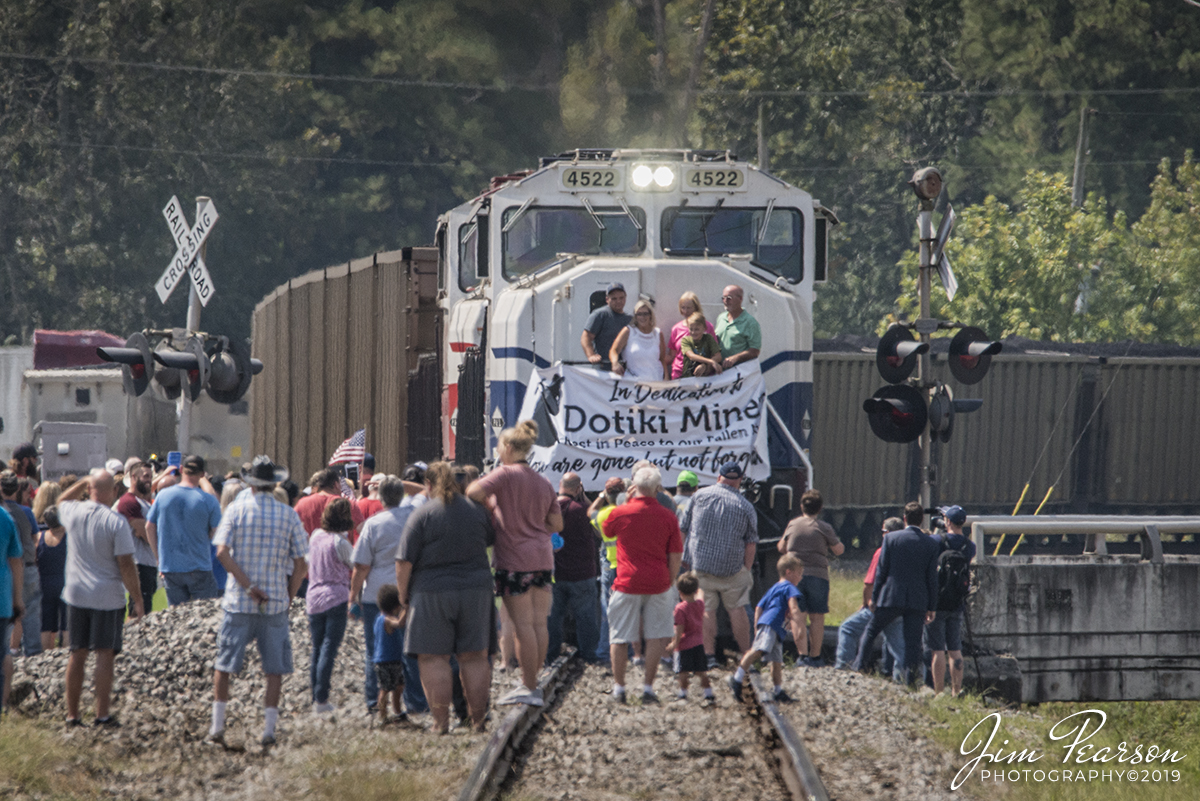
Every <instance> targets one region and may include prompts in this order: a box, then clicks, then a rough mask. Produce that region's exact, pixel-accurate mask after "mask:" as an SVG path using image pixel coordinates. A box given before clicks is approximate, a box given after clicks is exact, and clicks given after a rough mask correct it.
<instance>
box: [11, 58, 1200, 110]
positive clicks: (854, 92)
mask: <svg viewBox="0 0 1200 801" xmlns="http://www.w3.org/2000/svg"><path fill="white" fill-rule="evenodd" d="M0 58H9V59H18V60H24V61H39V62H43V63H77V64H85V65H97V66H110V67H124V68H127V69H144V70H159V71H166V72H186V73H193V74H201V75H225V76H233V77H247V78H271V79H291V80H303V81H324V82H331V83H337V82H341V83H354V84H368V85H370V84H375V85H381V86H394V87H398V88H424V89H452V90H464V91H472V92H512V91H520V92H538V93H551V92H557V91H558V90H559V84H557V83H507V82H504V81H499V82H497V83H490V84H486V83H471V82H467V81H431V80H416V79H407V78H385V77H378V76H360V75H327V74H321V73H313V72H285V71H278V70H255V69H242V68H234V67H202V66H192V65H187V64H166V63H163V62H160V61H125V60H120V59H105V58H90V57H86V56H78V57H77V56H43V55H36V54H32V53H15V52H12V51H0ZM622 89H623V91H624V92H626V93H627V94H630V95H663V94H679V93H682V92H684V91H685V89H684V88H683V87H679V88H667V89H654V88H650V87H622ZM1196 93H1200V86H1191V87H1160V88H1142V89H1073V88H1064V89H961V90H960V89H944V90H918V91H913V90H909V89H905V88H903V87H895V86H878V87H872V88H867V89H837V90H823V89H733V88H730V89H724V88H707V89H697V90H696V91H695V94H697V95H707V96H723V97H748V98H760V97H762V98H769V97H871V96H874V95H890V94H903V95H913V96H916V97H963V98H966V97H1072V96H1077V95H1088V96H1114V97H1115V96H1124V95H1163V94H1196Z"/></svg>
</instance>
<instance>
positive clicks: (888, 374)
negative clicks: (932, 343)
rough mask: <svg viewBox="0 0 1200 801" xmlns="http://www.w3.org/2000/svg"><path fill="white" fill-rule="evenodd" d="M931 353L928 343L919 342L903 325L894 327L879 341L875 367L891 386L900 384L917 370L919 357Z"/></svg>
mask: <svg viewBox="0 0 1200 801" xmlns="http://www.w3.org/2000/svg"><path fill="white" fill-rule="evenodd" d="M928 352H929V343H928V342H917V340H916V337H914V336H913V335H912V332H911V331H909V330H908V329H907V328H905V327H904V326H902V325H893V326H892V327H891V328H889V329H888V330H887V333H886V334H884V335H883V336H882V337H880V339H879V347H878V348H877V349H876V350H875V366H876V367H878V368H879V374H880V375H882V376H883V380H884V381H887V382H888V383H889V384H899V383H900V382H902V381H904V380H905V379H906V378H908V377H909V376H910V375H912V372H913V370H915V369H917V357H918V356H920V355H921V354H922V353H928Z"/></svg>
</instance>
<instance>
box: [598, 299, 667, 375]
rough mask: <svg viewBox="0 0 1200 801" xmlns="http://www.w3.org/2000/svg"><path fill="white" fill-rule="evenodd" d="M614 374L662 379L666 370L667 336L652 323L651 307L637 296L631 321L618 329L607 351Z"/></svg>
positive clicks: (652, 309) (652, 313)
mask: <svg viewBox="0 0 1200 801" xmlns="http://www.w3.org/2000/svg"><path fill="white" fill-rule="evenodd" d="M608 357H609V360H610V361H611V362H612V371H613V372H614V373H616V374H617V375H627V376H629V377H630V378H641V379H645V380H647V381H662V380H663V379H664V378H665V377H666V376H667V375H668V374H669V373H668V370H669V369H670V359H671V352H670V351H669V350H667V339H666V337H664V336H663V332H662V331H661V330H660V329H659V328H658V326H657V325H655V324H654V307H653V306H651V305H650V303H649V301H645V300H639V301H638V302H637V305H636V306H634V307H633V322H632V323H630V324H629V325H627V326H625V327H624V328H622V329H621V333H619V334H617V338H616V339H615V340H613V345H612V349H611V350H609V352H608Z"/></svg>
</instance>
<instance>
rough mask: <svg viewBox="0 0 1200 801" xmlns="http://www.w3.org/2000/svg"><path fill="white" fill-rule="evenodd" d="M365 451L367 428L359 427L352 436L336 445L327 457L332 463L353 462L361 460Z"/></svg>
mask: <svg viewBox="0 0 1200 801" xmlns="http://www.w3.org/2000/svg"><path fill="white" fill-rule="evenodd" d="M366 453H367V429H365V428H360V429H359V430H358V431H355V432H354V436H352V437H350V438H349V439H348V440H346V441H345V442H343V443H342V444H341V445H338V447H337V450H336V451H334V452H333V456H331V457H329V463H330V464H331V465H334V464H354V463H356V462H361V461H362V460H363V457H364V456H365V455H366Z"/></svg>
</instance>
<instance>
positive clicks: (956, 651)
mask: <svg viewBox="0 0 1200 801" xmlns="http://www.w3.org/2000/svg"><path fill="white" fill-rule="evenodd" d="M938 511H939V512H941V513H942V516H943V517H944V519H945V521H946V532H945V533H943V534H934V535H933V536H934V539H937V540H940V541H941V547H942V550H943V551H947V550H953V551H959V552H960V553H962V555H963V556H965V557H966V558H967V563H968V564H969V563H970V562H971V560H972V559H974V558H975V543H973V542H971V540H970V539H968V538H967V537H966V536H964V535H963V529H962V527H963V525H964V524H965V523H966V522H967V512H966V510H965V509H963V508H962V507H961V506H958V505H955V506H942V507H940V508H939V509H938ZM965 611H966V601H963V603H961V604H960V605H959V607H958V608H957V609H954V610H951V611H944V610H941V609H939V610H938V612H937V615H936V617H934V619H933V621H932V622H929V623H926V624H925V644H926V645H927V646H928V648H929V650H930V651H932V652H933V658H932V660H931V661H930V663H929V669H930V673H932V675H933V691H934V693H940V692H941V691H942V689H943V688H945V686H946V666H947V657H949V667H950V694H951V695H952V696H955V697H957V696H958V694H959V693H961V692H962V681H963V655H962V625H963V614H964V613H965Z"/></svg>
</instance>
